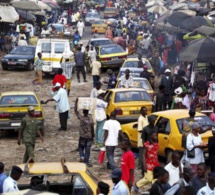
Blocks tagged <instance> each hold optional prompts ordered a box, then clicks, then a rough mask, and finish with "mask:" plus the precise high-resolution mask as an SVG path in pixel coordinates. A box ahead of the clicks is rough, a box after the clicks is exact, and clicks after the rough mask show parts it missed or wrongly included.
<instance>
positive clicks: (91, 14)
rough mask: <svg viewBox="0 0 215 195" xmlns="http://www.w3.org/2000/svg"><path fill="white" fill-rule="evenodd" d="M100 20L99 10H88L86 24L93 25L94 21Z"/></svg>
mask: <svg viewBox="0 0 215 195" xmlns="http://www.w3.org/2000/svg"><path fill="white" fill-rule="evenodd" d="M98 20H100V15H99V14H98V12H87V15H86V17H85V25H86V26H87V25H91V24H92V23H93V22H94V21H98Z"/></svg>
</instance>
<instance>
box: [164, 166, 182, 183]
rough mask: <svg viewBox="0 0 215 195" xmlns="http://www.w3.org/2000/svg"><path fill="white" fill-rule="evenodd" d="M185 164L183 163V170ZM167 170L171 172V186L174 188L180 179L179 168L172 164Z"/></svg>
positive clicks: (166, 167)
mask: <svg viewBox="0 0 215 195" xmlns="http://www.w3.org/2000/svg"><path fill="white" fill-rule="evenodd" d="M183 167H184V166H183V164H182V163H181V169H182V170H183ZM165 169H166V170H167V171H168V172H169V184H170V185H171V186H172V185H173V184H175V183H176V182H177V181H178V180H179V179H180V176H179V167H175V166H173V164H172V163H171V162H170V163H169V164H167V165H166V166H165Z"/></svg>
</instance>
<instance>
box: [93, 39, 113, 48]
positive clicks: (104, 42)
mask: <svg viewBox="0 0 215 195" xmlns="http://www.w3.org/2000/svg"><path fill="white" fill-rule="evenodd" d="M91 44H93V45H94V47H97V46H100V45H110V44H112V43H111V41H110V40H100V41H91Z"/></svg>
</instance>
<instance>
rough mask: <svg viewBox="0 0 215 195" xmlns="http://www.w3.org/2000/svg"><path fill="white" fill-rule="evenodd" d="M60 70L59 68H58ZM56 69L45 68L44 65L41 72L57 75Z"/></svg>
mask: <svg viewBox="0 0 215 195" xmlns="http://www.w3.org/2000/svg"><path fill="white" fill-rule="evenodd" d="M59 68H60V67H59ZM59 68H58V67H57V68H53V67H52V66H46V65H44V66H43V72H44V73H50V74H51V73H54V74H55V73H57V71H58V69H59Z"/></svg>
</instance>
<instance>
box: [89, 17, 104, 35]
mask: <svg viewBox="0 0 215 195" xmlns="http://www.w3.org/2000/svg"><path fill="white" fill-rule="evenodd" d="M95 30H97V32H98V33H105V31H106V30H107V24H106V23H105V21H104V20H98V21H94V22H93V23H92V26H91V32H92V33H94V32H95Z"/></svg>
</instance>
